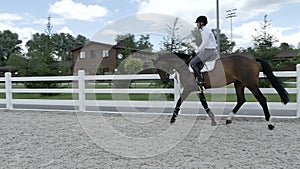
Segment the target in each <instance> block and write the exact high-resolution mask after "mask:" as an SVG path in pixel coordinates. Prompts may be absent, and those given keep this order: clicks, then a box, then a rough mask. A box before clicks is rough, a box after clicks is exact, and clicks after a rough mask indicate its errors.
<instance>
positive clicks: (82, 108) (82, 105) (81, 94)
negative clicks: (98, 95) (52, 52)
mask: <svg viewBox="0 0 300 169" xmlns="http://www.w3.org/2000/svg"><path fill="white" fill-rule="evenodd" d="M84 76H85V72H84V70H78V97H79V100H78V101H79V105H78V106H79V111H85V110H86V107H85V79H84Z"/></svg>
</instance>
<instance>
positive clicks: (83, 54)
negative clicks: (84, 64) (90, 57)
mask: <svg viewBox="0 0 300 169" xmlns="http://www.w3.org/2000/svg"><path fill="white" fill-rule="evenodd" d="M79 58H80V59H84V58H85V51H81V52H80V56H79Z"/></svg>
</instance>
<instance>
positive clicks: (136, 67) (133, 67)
mask: <svg viewBox="0 0 300 169" xmlns="http://www.w3.org/2000/svg"><path fill="white" fill-rule="evenodd" d="M143 66H144V62H143V61H142V60H141V59H139V58H133V57H130V58H128V59H127V60H126V62H125V64H124V69H125V72H126V73H128V74H132V73H138V72H140V71H142V70H143Z"/></svg>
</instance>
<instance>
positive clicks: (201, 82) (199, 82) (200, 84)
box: [196, 80, 205, 86]
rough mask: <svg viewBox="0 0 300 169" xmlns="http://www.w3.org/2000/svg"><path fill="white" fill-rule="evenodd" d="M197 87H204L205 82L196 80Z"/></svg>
mask: <svg viewBox="0 0 300 169" xmlns="http://www.w3.org/2000/svg"><path fill="white" fill-rule="evenodd" d="M196 83H197V85H198V86H204V84H205V82H203V81H198V80H196Z"/></svg>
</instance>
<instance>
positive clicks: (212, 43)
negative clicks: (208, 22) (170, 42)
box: [196, 26, 217, 53]
mask: <svg viewBox="0 0 300 169" xmlns="http://www.w3.org/2000/svg"><path fill="white" fill-rule="evenodd" d="M201 38H202V42H201V44H200V46H199V48H198V49H197V51H196V53H199V52H201V51H203V50H204V49H216V48H217V43H216V39H215V36H214V34H213V33H212V31H211V30H210V29H209V28H207V27H206V26H204V27H203V28H202V29H201Z"/></svg>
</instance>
